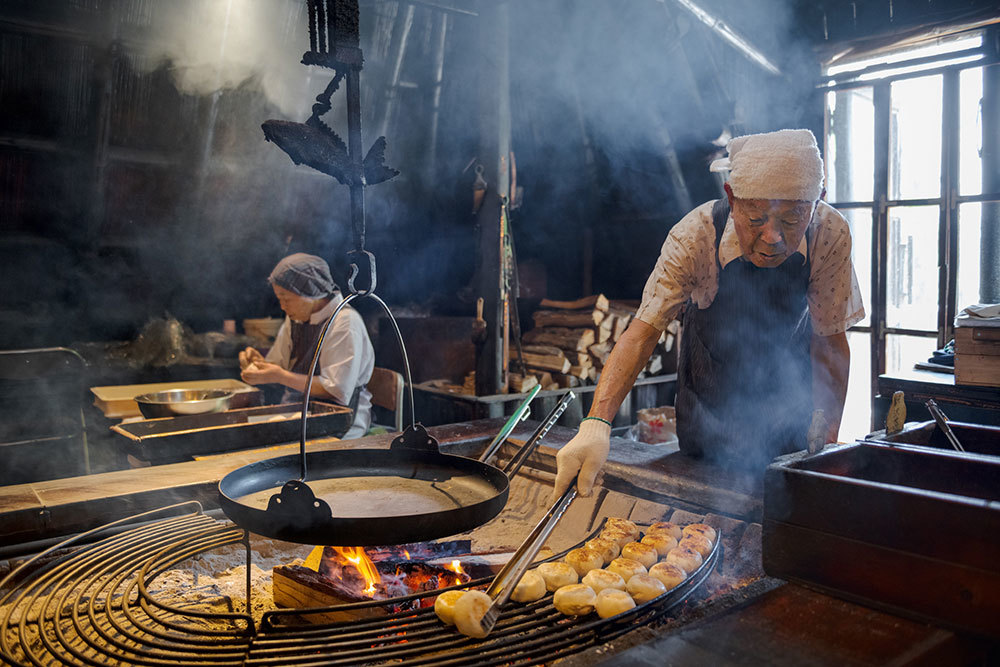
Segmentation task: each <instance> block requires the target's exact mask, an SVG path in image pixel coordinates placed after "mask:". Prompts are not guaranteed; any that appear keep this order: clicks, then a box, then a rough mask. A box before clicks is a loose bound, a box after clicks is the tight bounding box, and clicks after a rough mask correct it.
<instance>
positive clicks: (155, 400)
mask: <svg viewBox="0 0 1000 667" xmlns="http://www.w3.org/2000/svg"><path fill="white" fill-rule="evenodd" d="M232 398H233V392H231V391H226V390H224V389H169V390H167V391H157V392H154V393H152V394H140V395H139V396H136V397H135V402H136V403H138V404H139V411H140V412H141V413H142V416H143V417H145V418H146V419H156V418H157V417H176V416H178V415H200V414H205V413H208V412H222V411H223V410H228V409H229V401H231V400H232Z"/></svg>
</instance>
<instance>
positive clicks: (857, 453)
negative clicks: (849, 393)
mask: <svg viewBox="0 0 1000 667" xmlns="http://www.w3.org/2000/svg"><path fill="white" fill-rule="evenodd" d="M763 564H764V570H765V571H766V572H767V573H768V574H769V575H771V576H774V577H779V578H782V579H787V580H789V581H794V582H798V583H802V584H805V585H808V586H811V587H814V588H818V589H820V590H822V591H824V592H827V593H829V594H831V595H835V596H838V597H843V598H846V599H849V600H853V601H856V602H861V603H863V604H869V605H871V606H875V607H880V608H884V609H887V610H888V611H890V612H893V613H898V614H901V615H908V616H914V617H916V618H919V619H921V620H927V621H931V622H933V623H936V624H940V625H945V626H949V627H952V628H955V629H958V630H962V631H967V632H972V633H976V634H981V635H987V636H991V637H1000V459H997V458H995V457H988V456H980V455H976V454H961V453H958V452H954V451H945V450H934V449H930V448H925V447H909V446H906V445H897V446H894V445H887V444H875V443H854V444H849V445H841V446H835V447H830V448H829V449H827V450H824V451H822V452H820V453H819V454H816V455H811V456H810V455H806V454H796V455H790V456H786V457H782V458H780V459H778V460H777V461H776V462H775V463H773V464H772V465H771V466H770V467H769V468H768V470H767V472H766V474H765V482H764V521H763Z"/></svg>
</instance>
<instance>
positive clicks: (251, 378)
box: [240, 357, 285, 385]
mask: <svg viewBox="0 0 1000 667" xmlns="http://www.w3.org/2000/svg"><path fill="white" fill-rule="evenodd" d="M284 372H285V369H283V368H282V367H281V366H279V365H278V364H270V363H268V362H266V361H264V359H263V357H262V358H261V359H260V361H254V362H252V363H251V364H250V365H249V366H247V367H246V368H244V369H243V372H242V373H240V377H241V378H243V381H244V382H246V383H247V384H254V385H257V384H268V383H280V382H281V376H282V374H283V373H284Z"/></svg>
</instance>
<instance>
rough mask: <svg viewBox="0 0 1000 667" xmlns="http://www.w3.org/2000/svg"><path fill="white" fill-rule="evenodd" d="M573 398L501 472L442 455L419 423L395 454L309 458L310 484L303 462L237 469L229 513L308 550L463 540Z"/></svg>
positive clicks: (224, 483) (227, 486)
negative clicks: (460, 537)
mask: <svg viewBox="0 0 1000 667" xmlns="http://www.w3.org/2000/svg"><path fill="white" fill-rule="evenodd" d="M533 396H534V392H533V393H532V394H531V395H530V396H529V397H528V399H527V400H526V401H525V402H524V403H523V404H522V408H523V409H524V411H526V409H527V404H528V402H529V401H530V400H531V398H532V397H533ZM574 398H575V396H574V394H573V393H572V392H569V393H567V394H566V396H564V397H563V399H562V401H560V402H559V404H558V405H557V406H556V407H555V408H554V409H553V410H552V412H551V413H550V414H549V415H548V417H547V418H546V419H545V421H544V422H543V423H542V424H541V425H540V426H539V427H538V429H537V430H536V431H535V432H534V434H533V435H532V436H531V438H530V439H529V440H528V442H527V443H526V444H525V445H524V447H522V448H521V449H520V451H518V453H517V454H516V455H515V456H514V457H513V458H512V459H511V460H510V462H509V463H508V464H507V465H506V466H505V467H504V468H503V469H500V468H497V467H495V466H493V465H490V464H489V463H486V462H485V461H484V460H476V459H470V458H466V457H463V456H454V455H451V454H443V453H441V452H440V451H439V449H438V443H437V441H436V440H435V439H434V438H433V437H431V436H430V435H428V434H427V431H426V429H424V427H423V426H422V425H421V424H416V425H411V426H409V427H407V429H406V431H404V432H403V434H402V435H400V436H399V437H398V438H396V439H395V440H394V441H393V442H392V444H391V446H390V447H389V449H343V450H334V451H325V452H310V453H308V454H306V457H307V460H306V463H307V466H308V470H309V476H310V479H309V480H308V482H306V481H304V480H302V479H301V478H297V476H298V473H299V470H300V463H301V460H300V456H299V455H290V456H282V457H278V458H273V459H267V460H264V461H258V462H257V463H252V464H250V465H247V466H244V467H242V468H238V469H237V470H234V471H232V472H230V473H229V474H228V475H226V476H225V477H223V478H222V480H221V481H220V482H219V493H220V501H221V503H222V509H223V511H224V512H225V513H226V515H227V516H228V517H229V518H230V519H232V520H233V522H235V523H236V524H237V525H239V526H240V527H242V528H244V529H246V530H248V531H250V532H251V533H256V534H258V535H264V536H266V537H272V538H275V539H280V540H285V541H288V542H298V543H301V544H322V545H335V546H372V545H381V544H403V543H407V542H419V541H423V540H430V539H435V538H439V537H445V536H447V535H454V534H456V533H461V532H463V531H466V530H469V529H471V528H475V527H476V526H480V525H482V524H484V523H486V522H487V521H489V520H490V519H492V518H493V517H495V516H496V515H497V514H499V513H500V511H501V510H502V509H503V508H504V506H505V505H506V504H507V495H508V493H509V485H510V479H511V478H512V477H513V476H514V475H515V474H516V473H517V471H518V470H519V469H520V467H521V465H522V464H523V463H524V461H525V460H526V459H527V458H528V456H530V454H531V453H532V451H534V449H535V447H536V446H537V445H538V442H539V441H540V440H541V439H542V437H544V436H545V434H546V433H547V432H548V431H549V429H550V428H551V427H552V425H553V424H555V422H556V420H557V419H558V418H559V416H560V415H561V414H562V412H563V411H564V410H565V409H566V406H567V405H569V403H570V402H571V401H572V400H573V399H574ZM523 414H524V413H523V412H520V414H515V415H513V416H512V417H511V419H510V420H508V422H507V424H506V425H505V427H504V430H502V431H501V433H500V434H498V436H497V438H495V439H494V442H493V443H492V444H491V445H490V446H489V447H488V448H487V450H486V452H484V455H483V457H482V458H484V459H485V458H487V457H488V456H489V455H491V454H492V453H493V452H494V451H496V450H497V449H499V444H501V443H502V442H503V440H505V439H506V437H507V434H509V433H510V431H511V430H513V427H514V426H515V425H516V424H517V422H518V421H520V419H521V418H522V415H523ZM504 431H506V433H505V432H504ZM288 480H291V481H288ZM276 491H278V492H277V493H276Z"/></svg>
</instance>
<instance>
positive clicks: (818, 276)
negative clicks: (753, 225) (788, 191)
mask: <svg viewBox="0 0 1000 667" xmlns="http://www.w3.org/2000/svg"><path fill="white" fill-rule="evenodd" d="M713 203H714V202H711V201H710V202H706V203H704V204H702V205H701V206H699V207H698V208H696V209H694V210H693V211H691V212H690V213H688V214H687V215H686V216H684V217H683V218H682V219H681V221H680V222H678V223H677V224H676V225H674V227H673V229H671V230H670V233H669V234H668V235H667V240H666V241H664V242H663V248H662V249H661V250H660V258H659V260H657V262H656V267H655V268H654V269H653V272H652V273H651V274H650V275H649V279H648V280H647V281H646V287H645V289H644V290H643V292H642V305H641V306H640V307H639V312H638V315H637V317H638V318H639V319H640V320H642V321H643V322H645V323H646V324H649V325H650V326H653V327H655V328H657V329H659V330H660V331H663V330H664V329H665V328H666V327H667V324H669V323H670V321H671V320H673V319H675V318H676V317H677V316H678V315H679V311H680V308H681V306H682V305H683V304H684V303H685V302H686V301H687V300H688V299H689V298H690V299H691V300H692V301H694V303H695V304H697V306H698V308H700V309H705V308H708V307H709V306H711V305H712V301H714V300H715V294H716V292H718V290H719V265H720V264H721V265H722V266H726V265H727V264H729V262H732V261H735V260H740V258H741V257H742V256H743V251H742V250H741V249H740V242H739V238H738V237H737V236H736V229H735V227H734V226H733V218H732V216H730V217H729V220H728V221H727V222H726V227H725V229H724V230H723V232H722V239H720V241H719V254H718V259H719V261H718V262H716V261H714V257H713V254H714V250H715V225H714V224H713V223H712V204H713ZM809 224H810V227H811V229H810V230H809V232H808V234H807V235H806V236H804V237H803V238H802V242H801V243H800V244H799V247H798V249H797V250H796V252H799V253H800V254H802V255H803V256H805V257H809V258H811V259H810V273H809V291H808V301H809V315H810V317H811V319H812V326H813V333H814V334H815V335H818V336H832V335H834V334H838V333H841V332H843V331H846V330H847V329H848V327H850V326H852V325H854V324H857V323H858V322H860V321H861V320H863V319H864V317H865V308H864V305H863V304H862V302H861V290H860V288H859V287H858V279H857V276H855V275H854V264H853V262H852V260H851V231H850V228H849V227H848V225H847V220H845V219H844V217H843V216H842V215H841V214H840V213H839V212H838V211H837V210H836V209H834V208H833V207H832V206H830V205H829V204H827V203H826V202H823V201H821V202H819V204H818V205H817V207H816V214H815V215H814V216H813V219H812V222H810V223H809ZM807 238H808V239H809V241H808V243H807V242H806V239H807ZM741 261H744V260H741Z"/></svg>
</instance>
